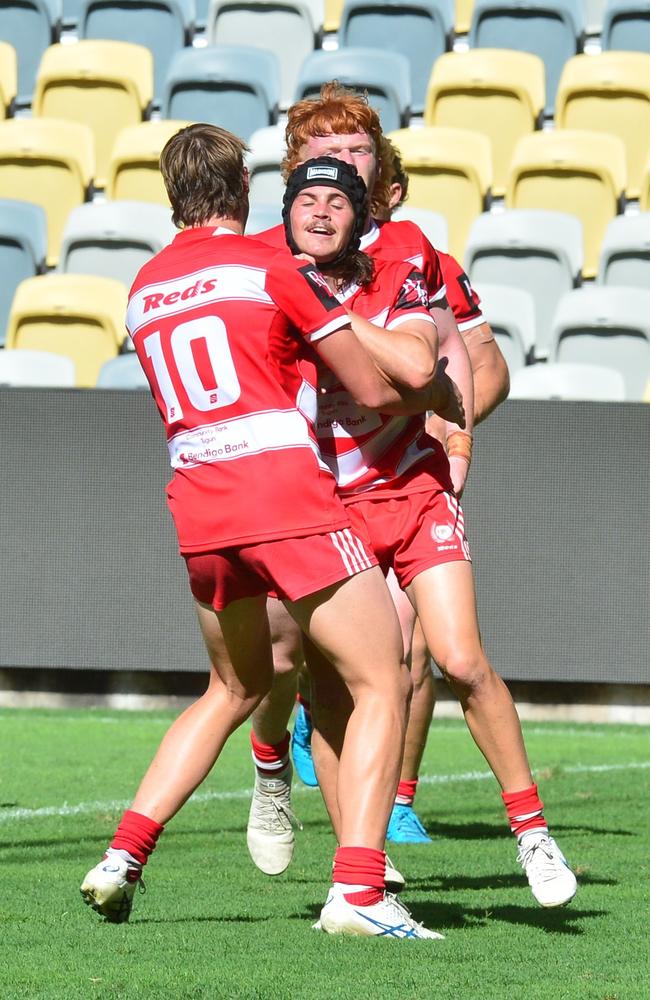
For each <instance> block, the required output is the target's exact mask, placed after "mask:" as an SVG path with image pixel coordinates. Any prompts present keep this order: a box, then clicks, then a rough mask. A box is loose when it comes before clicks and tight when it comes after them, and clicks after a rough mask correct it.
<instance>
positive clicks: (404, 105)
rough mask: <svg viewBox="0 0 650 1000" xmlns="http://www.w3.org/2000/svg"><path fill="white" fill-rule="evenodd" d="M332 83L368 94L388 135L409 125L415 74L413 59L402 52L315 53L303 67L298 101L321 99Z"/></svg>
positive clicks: (354, 49) (368, 50)
mask: <svg viewBox="0 0 650 1000" xmlns="http://www.w3.org/2000/svg"><path fill="white" fill-rule="evenodd" d="M329 80H338V81H339V83H342V84H343V85H344V86H345V87H351V88H352V89H353V90H359V91H362V92H363V91H367V92H368V101H369V103H370V105H371V107H373V108H375V110H376V111H378V112H379V117H380V118H381V124H382V128H383V130H384V132H392V131H394V130H395V129H398V128H401V127H402V126H406V125H408V123H409V118H410V114H411V71H410V66H409V60H408V59H407V58H406V56H404V55H402V53H400V52H390V51H389V52H380V51H378V50H377V49H369V48H356V47H355V48H347V47H346V48H342V49H337V50H336V51H335V52H323V51H322V50H318V51H316V52H312V53H311V54H310V55H308V56H307V58H306V59H305V61H304V62H303V64H302V66H301V68H300V73H299V75H298V82H297V84H296V91H295V95H294V97H295V100H296V101H300V100H302V99H303V98H305V97H317V96H318V93H319V91H320V88H321V85H322V84H323V83H327V82H328V81H329Z"/></svg>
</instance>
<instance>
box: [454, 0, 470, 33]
mask: <svg viewBox="0 0 650 1000" xmlns="http://www.w3.org/2000/svg"><path fill="white" fill-rule="evenodd" d="M455 9H456V17H455V25H454V29H455V33H456V34H457V35H467V34H468V32H469V29H470V27H471V24H472V14H473V13H474V0H456V3H455Z"/></svg>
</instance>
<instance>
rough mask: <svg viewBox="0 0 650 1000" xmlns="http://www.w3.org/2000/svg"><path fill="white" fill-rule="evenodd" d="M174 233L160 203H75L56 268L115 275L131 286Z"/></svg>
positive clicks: (107, 276) (64, 232)
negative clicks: (76, 205) (143, 266)
mask: <svg viewBox="0 0 650 1000" xmlns="http://www.w3.org/2000/svg"><path fill="white" fill-rule="evenodd" d="M177 231H178V230H177V229H176V227H175V226H174V224H173V223H172V221H171V211H170V209H169V208H165V206H164V205H154V204H151V203H150V202H143V201H106V202H103V203H102V202H94V203H91V204H86V205H79V207H78V208H75V209H73V210H72V212H71V213H70V215H69V216H68V219H67V222H66V224H65V229H64V230H63V239H62V240H61V256H60V259H59V268H58V269H59V271H60V272H61V273H65V274H97V275H101V276H103V277H105V278H113V279H114V280H116V281H121V282H122V283H123V284H124V285H126V287H127V288H129V287H130V286H131V284H132V283H133V279H134V278H135V276H136V273H137V272H138V270H139V269H140V268H141V267H142V265H143V264H144V263H145V262H146V261H147V260H149V259H150V257H152V256H153V255H154V254H155V253H158V252H159V251H160V250H162V248H163V247H164V246H166V245H167V244H168V243H170V242H171V240H173V238H174V236H175V235H176V233H177Z"/></svg>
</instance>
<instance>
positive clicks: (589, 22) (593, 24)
mask: <svg viewBox="0 0 650 1000" xmlns="http://www.w3.org/2000/svg"><path fill="white" fill-rule="evenodd" d="M606 2H607V0H585V31H586V33H587V35H600V34H601V32H602V30H603V18H604V16H605V4H606Z"/></svg>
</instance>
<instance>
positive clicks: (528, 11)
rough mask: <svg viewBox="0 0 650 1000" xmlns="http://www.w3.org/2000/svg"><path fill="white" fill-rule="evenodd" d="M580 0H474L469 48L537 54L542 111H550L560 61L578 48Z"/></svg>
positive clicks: (581, 36)
mask: <svg viewBox="0 0 650 1000" xmlns="http://www.w3.org/2000/svg"><path fill="white" fill-rule="evenodd" d="M584 32H585V25H584V11H583V6H582V0H476V3H475V4H474V13H473V15H472V24H471V28H470V32H469V45H470V48H472V49H476V48H481V49H484V48H490V49H495V48H497V49H515V50H517V51H520V52H532V53H533V54H534V55H536V56H539V57H540V59H541V60H542V62H543V63H544V67H545V70H546V105H545V114H546V115H548V116H549V117H550V116H551V115H552V114H553V107H554V104H555V92H556V90H557V83H558V80H559V79H560V73H561V72H562V67H563V65H564V63H565V62H566V61H567V59H569V58H570V57H571V56H574V55H576V54H577V53H578V52H581V51H582V46H583V41H584Z"/></svg>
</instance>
